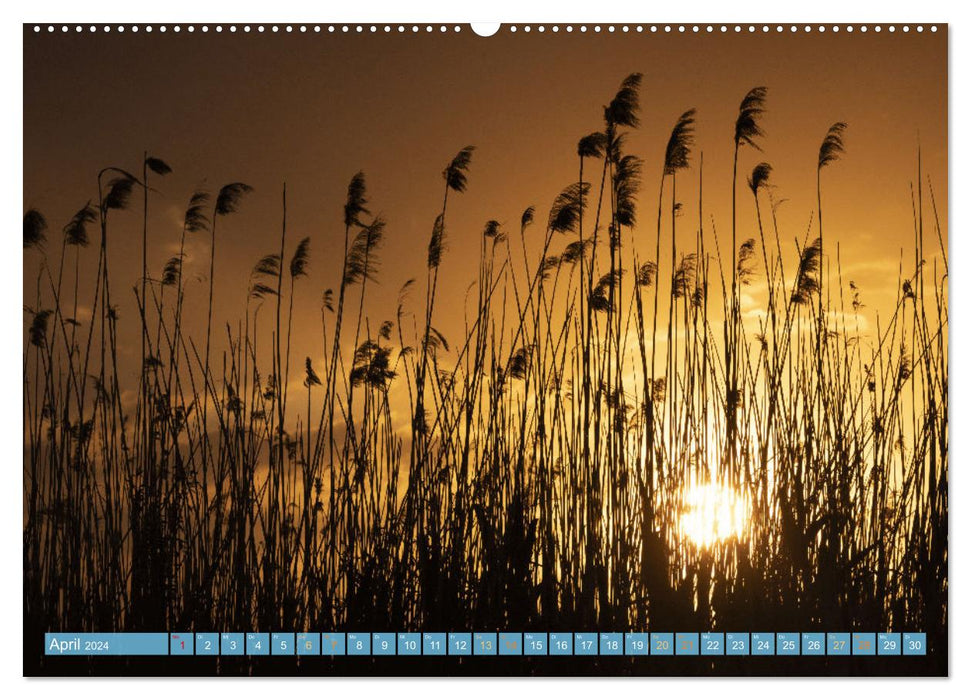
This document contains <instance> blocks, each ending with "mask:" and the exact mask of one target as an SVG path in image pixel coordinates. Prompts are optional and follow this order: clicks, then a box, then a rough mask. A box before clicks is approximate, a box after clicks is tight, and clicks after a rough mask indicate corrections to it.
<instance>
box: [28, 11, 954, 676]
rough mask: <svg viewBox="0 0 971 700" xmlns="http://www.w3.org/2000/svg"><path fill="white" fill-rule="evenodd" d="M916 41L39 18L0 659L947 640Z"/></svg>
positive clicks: (529, 660) (930, 199) (89, 666)
mask: <svg viewBox="0 0 971 700" xmlns="http://www.w3.org/2000/svg"><path fill="white" fill-rule="evenodd" d="M947 54H948V27H947V25H946V24H943V23H942V24H930V23H925V24H920V23H911V24H887V23H880V24H853V25H846V24H839V25H835V24H828V23H823V24H811V25H806V24H795V25H793V24H781V25H780V24H649V23H640V24H637V23H629V24H622V23H614V24H607V23H604V24H594V23H589V24H567V23H556V22H549V23H535V24H502V25H500V26H498V27H489V28H486V29H483V28H481V27H478V26H476V27H473V26H470V25H468V24H445V25H443V24H384V23H380V24H326V23H324V24H310V23H308V24H299V23H293V24H232V23H225V24H188V23H187V24H178V23H169V24H151V25H149V24H138V25H133V24H90V23H84V24H34V23H28V24H25V25H24V26H23V64H24V70H23V155H24V158H23V212H24V213H23V222H24V239H23V268H22V269H23V336H22V348H23V350H22V376H23V493H22V506H23V602H24V617H23V620H24V634H23V656H24V663H23V673H24V675H27V676H91V675H94V676H129V677H130V676H251V675H252V676H575V675H577V676H736V675H746V676H753V675H754V676H941V675H947V674H948V474H949V458H948V454H949V440H950V433H949V427H948V425H949V423H948V417H949V410H948V386H949V383H948V364H949V357H948V355H949V350H948V345H949V324H948V299H949V297H948V285H949V269H948V250H949V230H948V208H949V203H948V136H947V135H948V84H947Z"/></svg>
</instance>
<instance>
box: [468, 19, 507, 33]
mask: <svg viewBox="0 0 971 700" xmlns="http://www.w3.org/2000/svg"><path fill="white" fill-rule="evenodd" d="M500 26H502V25H500V24H499V23H498V22H473V23H472V31H473V32H474V33H475V35H476V36H492V35H493V34H495V33H496V32H498V31H499V27H500Z"/></svg>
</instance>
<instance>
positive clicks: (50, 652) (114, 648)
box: [44, 632, 169, 656]
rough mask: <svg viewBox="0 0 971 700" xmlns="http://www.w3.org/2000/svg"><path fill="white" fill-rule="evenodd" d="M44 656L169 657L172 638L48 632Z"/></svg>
mask: <svg viewBox="0 0 971 700" xmlns="http://www.w3.org/2000/svg"><path fill="white" fill-rule="evenodd" d="M44 653H45V654H46V655H47V656H168V653H169V635H168V634H167V633H165V632H161V633H158V634H155V633H142V632H118V633H108V634H75V633H72V632H67V633H62V634H53V633H47V634H45V635H44Z"/></svg>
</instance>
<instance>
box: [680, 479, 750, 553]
mask: <svg viewBox="0 0 971 700" xmlns="http://www.w3.org/2000/svg"><path fill="white" fill-rule="evenodd" d="M751 516H752V505H751V502H750V500H749V498H748V497H747V496H746V495H745V494H743V493H741V492H739V491H736V490H735V489H733V488H730V487H728V486H725V485H722V484H717V483H703V484H694V485H691V486H689V487H688V488H687V489H686V490H685V493H684V499H683V501H682V508H681V516H680V517H679V519H678V530H679V531H680V533H681V537H682V538H684V539H687V540H689V541H690V542H691V543H692V544H694V545H695V546H697V547H710V546H712V545H713V544H716V543H717V542H721V541H724V540H728V539H732V538H738V539H744V538H745V536H746V533H747V532H748V525H749V521H750V519H751Z"/></svg>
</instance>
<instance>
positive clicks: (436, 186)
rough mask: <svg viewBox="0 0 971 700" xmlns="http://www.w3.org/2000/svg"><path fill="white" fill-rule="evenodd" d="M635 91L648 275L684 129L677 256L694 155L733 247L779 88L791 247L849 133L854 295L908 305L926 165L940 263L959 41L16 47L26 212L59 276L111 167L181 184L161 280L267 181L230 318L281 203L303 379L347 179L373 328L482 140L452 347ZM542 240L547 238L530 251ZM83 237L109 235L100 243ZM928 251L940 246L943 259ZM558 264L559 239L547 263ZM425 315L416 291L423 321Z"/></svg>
mask: <svg viewBox="0 0 971 700" xmlns="http://www.w3.org/2000/svg"><path fill="white" fill-rule="evenodd" d="M635 71H638V72H642V73H643V74H644V83H643V87H642V91H641V108H642V110H641V121H642V124H641V127H640V128H639V129H638V130H636V131H635V132H633V133H632V134H631V136H630V138H629V140H628V143H627V151H628V152H631V153H635V154H637V155H639V156H641V157H642V158H643V159H644V161H645V163H644V183H643V189H642V193H641V196H640V208H639V215H640V216H639V218H640V222H641V223H640V225H639V227H638V228H637V229H636V230H635V237H636V238H637V239H638V240H639V241H640V240H643V248H641V246H640V243H639V244H638V246H639V248H641V249H642V250H643V251H645V253H644V254H643V255H642V258H647V257H649V256H648V255H647V252H646V251H653V237H654V216H655V213H654V212H655V207H656V202H657V188H658V185H659V182H660V174H661V165H662V158H663V152H664V147H665V144H666V142H667V137H668V134H669V133H670V130H671V127H672V126H673V124H674V122H675V120H676V119H677V117H678V115H680V114H681V113H682V112H684V111H685V110H687V109H689V108H696V109H697V110H698V113H697V125H696V146H695V151H694V156H693V160H692V165H693V167H692V168H691V169H690V170H688V171H687V172H686V173H685V174H683V175H680V176H679V179H678V191H679V199H680V200H681V201H683V202H684V203H685V208H686V216H685V218H684V220H683V223H681V224H679V225H680V227H681V234H683V235H684V236H685V242H686V244H687V243H688V242H689V241H693V236H694V232H695V231H694V229H695V225H696V222H697V220H698V211H697V178H698V169H697V165H698V162H699V157H700V154H701V153H702V152H703V153H704V194H705V202H704V212H703V213H704V219H705V221H706V225H708V226H709V227H710V225H711V222H712V220H713V221H714V223H715V225H716V226H717V227H718V231H719V235H720V236H721V237H722V241H725V240H726V238H725V237H726V236H728V235H730V213H731V209H730V202H731V200H730V193H731V167H732V134H733V125H734V119H735V116H736V113H737V109H738V104H739V102H740V100H741V98H742V96H743V95H744V94H745V93H746V92H747V91H748V90H749V89H750V88H752V87H754V86H756V85H765V86H767V87H768V89H769V96H768V112H767V114H766V116H765V118H764V121H763V126H764V129H765V131H766V138H765V139H763V140H762V142H761V143H762V147H763V152H762V153H757V152H754V151H752V150H751V149H745V150H743V153H742V155H741V157H740V166H739V167H740V172H741V173H744V174H746V175H747V173H748V172H749V171H750V170H751V168H752V166H754V165H755V164H756V163H757V162H759V161H761V160H766V161H768V162H770V163H771V164H772V165H773V167H774V172H773V178H772V181H773V183H774V184H775V186H776V189H775V191H774V196H776V197H777V198H779V199H786V200H787V201H786V202H785V203H784V204H783V205H782V206H781V207H780V208H779V226H780V234H781V236H782V240H783V245H784V246H785V245H788V246H789V250H790V251H794V250H795V239H796V238H798V239H799V240H800V241H802V240H803V239H804V237H805V233H806V227H807V224H808V222H809V219H810V215H811V213H812V212H813V210H814V208H815V177H816V167H815V165H816V157H817V152H818V148H819V143H820V141H821V140H822V138H823V136H824V135H825V133H826V130H827V128H828V127H829V126H830V124H832V123H833V122H836V121H844V122H847V123H848V125H849V129H848V132H847V136H846V142H847V153H846V155H845V156H844V158H843V159H842V160H841V161H840V162H839V163H836V164H834V165H833V166H831V167H829V168H827V169H826V170H825V171H824V197H825V203H824V206H825V213H826V226H827V240H828V242H835V241H839V244H840V257H841V259H842V263H843V268H844V276H845V277H846V278H847V279H853V280H855V281H856V282H857V283H858V284H859V285H860V287H861V289H862V293H863V298H864V301H865V302H866V303H867V304H868V306H869V307H871V308H879V307H880V303H881V302H880V300H881V299H891V298H892V297H893V296H894V295H895V290H896V287H897V279H896V270H897V265H898V261H899V257H900V251H901V248H908V249H909V248H910V247H911V246H912V243H913V216H912V209H911V199H910V192H911V189H910V188H911V184H912V183H913V182H914V181H915V178H916V165H917V148H918V143H919V144H920V147H921V150H922V154H923V168H924V175H925V178H930V179H931V181H932V184H933V186H934V190H935V195H936V200H937V207H938V211H939V212H940V214H941V225H942V227H943V237H944V240H945V242H946V241H947V220H946V212H947V30H946V27H945V26H943V25H941V26H939V28H938V31H937V32H936V33H933V34H932V33H930V32H928V31H925V32H924V33H922V34H917V33H915V32H911V33H909V34H903V33H900V32H897V33H895V34H889V33H887V32H883V33H881V34H875V33H873V32H872V31H871V32H869V33H867V34H861V33H859V32H855V33H853V34H847V33H846V32H845V30H844V31H841V32H840V33H839V34H833V33H832V32H827V33H825V34H819V33H818V32H812V33H809V34H805V33H803V32H802V31H801V30H800V31H799V32H797V33H795V34H791V33H789V32H788V31H786V32H784V33H782V34H777V33H776V32H775V31H774V29H773V31H772V32H770V33H769V34H761V33H757V34H755V35H750V34H748V33H744V32H743V33H741V34H735V33H734V32H731V31H729V32H728V33H727V34H721V33H717V32H716V33H715V34H712V35H709V34H704V33H703V34H700V35H691V34H677V33H672V34H668V35H666V34H663V33H659V34H649V33H648V34H636V33H631V34H621V33H614V34H606V33H601V34H599V35H595V34H593V33H591V32H588V33H586V34H583V35H580V34H579V33H573V34H570V35H568V34H565V33H564V32H562V31H561V32H559V33H558V34H555V35H554V34H552V33H550V32H547V33H545V34H538V33H536V32H532V33H530V34H528V35H527V34H525V33H523V32H522V31H520V32H518V33H516V34H511V33H510V32H509V31H508V30H507V29H506V28H504V29H503V30H501V31H500V32H499V34H497V35H496V36H493V37H490V38H481V37H477V36H475V35H474V34H472V33H471V31H470V30H469V29H468V27H464V28H463V31H462V32H461V33H460V34H455V33H453V32H451V31H450V32H448V33H446V34H440V33H438V32H437V31H436V32H434V33H432V34H426V33H425V32H421V33H419V34H417V35H415V34H411V33H410V32H408V33H406V34H404V35H398V34H397V33H392V34H391V35H384V34H382V33H378V34H377V35H370V34H367V33H365V34H361V35H357V34H353V33H352V34H349V35H341V34H340V33H337V34H333V35H331V34H327V33H326V32H324V33H321V34H314V33H312V32H311V33H308V34H305V35H301V34H297V33H295V34H276V35H274V34H269V33H265V34H256V33H250V34H243V33H240V32H237V33H235V34H229V33H228V32H224V33H222V34H219V35H217V34H214V33H212V32H210V33H208V34H206V35H202V34H201V33H196V34H193V35H189V34H187V33H185V32H183V33H181V34H179V35H175V34H172V33H167V34H165V35H162V34H159V33H153V34H150V35H149V34H145V33H139V34H138V35H132V34H131V33H130V32H129V33H125V34H124V35H119V34H117V33H115V32H113V33H111V34H108V35H105V34H103V33H97V34H89V33H87V32H83V33H81V34H79V35H75V34H74V33H73V32H72V33H68V34H65V35H62V34H60V33H56V34H54V35H48V34H46V33H41V34H39V35H35V34H34V33H33V31H31V30H28V29H26V28H25V34H24V208H25V209H26V208H28V207H36V208H38V209H40V210H41V211H42V212H43V213H44V214H45V215H46V217H47V219H48V221H49V223H50V226H51V231H50V232H49V237H50V240H49V242H48V245H47V250H48V253H49V255H51V256H54V259H56V256H57V255H58V254H59V250H60V246H59V235H58V234H55V233H54V232H55V231H58V232H59V231H60V228H61V227H62V226H63V225H64V223H66V222H67V220H68V219H69V218H70V216H71V215H72V214H73V213H74V211H76V210H77V209H79V208H80V207H81V206H82V205H84V203H85V202H86V201H87V200H89V199H93V200H96V199H97V190H96V181H95V176H96V173H97V171H98V170H99V169H100V168H102V167H105V166H108V165H116V166H120V167H124V168H126V169H130V170H132V171H137V172H140V159H141V155H142V152H143V151H145V150H147V151H148V152H149V153H150V155H153V156H156V157H159V158H162V159H164V160H165V161H166V162H168V163H169V164H170V165H171V166H172V168H173V171H174V172H173V173H172V174H171V175H169V176H167V177H165V178H164V179H159V178H157V177H156V178H154V180H153V182H152V184H153V186H154V187H155V188H156V189H157V190H158V191H157V192H154V193H153V194H152V197H151V203H150V220H149V227H150V228H149V236H150V239H151V240H150V248H149V261H150V262H149V266H150V272H151V273H153V274H154V275H156V276H157V275H159V274H160V272H161V268H162V265H163V263H164V261H165V260H166V259H167V258H169V257H170V256H172V255H173V254H174V253H175V252H176V251H177V245H178V238H179V233H180V227H181V217H182V214H183V212H184V210H185V207H186V203H187V201H188V198H189V196H190V195H191V193H192V192H193V191H194V190H195V189H197V188H198V187H200V186H206V187H208V188H210V189H211V190H213V191H214V190H217V189H218V188H219V187H220V186H221V185H223V184H225V183H227V182H233V181H243V182H246V183H248V184H250V185H252V186H253V187H254V188H255V191H254V192H253V193H252V194H251V195H249V196H248V197H247V198H246V200H245V201H244V203H243V205H242V206H241V209H240V213H238V214H236V215H233V216H231V217H227V218H226V219H224V220H223V221H221V222H220V225H219V226H220V228H219V240H220V242H219V244H218V245H219V250H218V253H217V255H218V258H217V275H216V303H217V308H216V312H215V317H216V319H217V321H219V322H220V323H221V322H223V321H225V320H229V321H232V322H233V323H234V325H235V320H236V319H239V318H241V317H242V303H243V300H244V299H245V296H246V291H247V287H246V285H247V278H248V275H249V271H250V269H251V268H252V266H253V264H254V263H255V262H256V261H257V260H258V259H259V258H260V257H261V256H263V255H264V254H267V253H270V252H274V250H275V249H276V248H277V247H278V232H279V223H280V219H281V207H280V200H281V196H280V195H281V188H282V184H283V182H284V181H286V183H287V189H288V197H289V222H288V227H289V235H290V240H291V241H292V243H293V244H295V243H296V241H297V240H299V238H301V237H303V236H311V238H312V244H311V263H310V274H309V276H308V278H307V279H305V280H302V281H300V282H299V283H298V289H297V297H296V303H295V309H296V313H297V314H305V316H304V318H306V323H301V324H300V326H298V332H297V338H296V340H295V343H294V351H293V355H294V357H295V358H297V361H298V363H299V359H300V358H302V357H303V356H304V355H307V354H313V353H314V348H315V347H319V328H318V325H319V324H317V323H316V319H319V309H320V295H321V292H322V290H323V289H325V288H328V287H336V286H337V285H338V282H339V274H340V272H339V270H340V254H341V250H342V246H343V225H342V205H343V201H344V196H345V192H346V187H347V182H348V180H349V179H350V177H351V176H352V175H353V174H354V173H355V172H357V171H358V170H363V171H364V173H365V175H366V178H367V184H368V192H369V198H370V203H371V206H370V208H371V210H372V212H373V213H375V214H377V213H380V214H381V215H383V216H384V217H385V218H386V219H387V221H388V227H387V233H386V243H385V246H384V248H383V250H382V252H381V257H382V261H383V265H382V268H381V272H380V276H379V285H378V286H375V287H372V288H371V292H370V293H371V294H373V296H372V299H371V303H370V304H369V309H370V313H371V317H372V319H373V320H374V324H373V325H375V326H376V325H377V324H378V323H380V321H381V320H384V319H385V318H392V317H393V316H394V311H395V305H396V298H397V293H398V289H399V288H400V287H401V285H402V284H403V283H404V282H405V281H406V280H407V279H409V278H411V277H416V278H418V279H419V280H422V281H423V280H424V269H425V256H426V249H427V243H428V238H429V236H430V233H431V228H432V223H433V221H434V219H435V216H436V215H437V213H438V212H439V210H440V209H441V198H442V194H443V183H442V178H441V171H442V168H443V167H444V165H445V164H446V163H447V162H448V161H449V160H450V159H451V157H452V156H453V155H454V154H455V152H457V151H458V150H459V149H460V148H462V147H463V146H465V145H467V144H472V145H475V146H476V151H475V155H474V157H473V161H472V166H471V169H470V173H469V187H468V191H467V192H466V193H465V194H462V195H457V196H454V197H453V198H450V202H449V218H448V245H449V247H448V249H447V251H446V253H445V258H444V263H443V266H442V270H441V280H440V282H439V291H440V299H445V300H447V301H446V303H440V304H439V307H438V308H439V310H440V313H441V314H442V315H443V316H445V317H446V318H444V319H443V320H442V321H441V322H440V324H436V325H441V326H442V327H444V328H446V329H447V328H448V327H449V325H452V327H454V328H458V326H457V325H456V324H457V322H458V321H459V320H460V318H461V317H460V309H461V300H462V299H463V297H464V294H465V290H466V288H467V286H468V284H469V281H470V280H472V279H473V278H474V277H475V274H476V270H477V263H476V256H477V255H478V246H479V240H480V239H479V236H480V234H481V231H482V229H483V226H484V224H485V222H486V221H487V220H489V219H497V220H499V221H500V222H503V223H504V224H506V225H507V229H508V230H509V232H510V233H514V232H518V222H519V217H520V215H521V213H522V211H523V209H525V208H526V207H527V206H529V205H535V206H536V210H537V217H536V218H537V221H538V222H543V221H545V219H546V214H547V212H548V210H549V205H550V203H551V202H552V200H553V198H554V197H555V195H556V194H557V193H558V192H559V191H560V190H561V189H562V188H563V187H564V186H565V185H567V184H569V183H570V182H572V181H575V180H576V177H577V159H576V155H575V152H576V151H575V149H576V142H577V140H578V139H579V138H580V137H581V136H583V135H585V134H587V133H590V132H591V131H595V130H597V129H600V128H601V127H602V124H601V119H602V105H604V104H606V103H607V102H608V101H609V100H610V98H611V97H612V96H613V93H614V92H615V91H616V89H617V86H618V84H619V82H620V81H621V80H622V79H623V78H624V76H626V75H627V74H629V73H631V72H635ZM739 180H740V185H741V183H742V177H740V178H739ZM137 202H138V203H136V204H135V205H133V207H132V209H131V211H129V212H123V213H117V214H114V215H113V224H112V236H111V244H110V245H111V250H110V255H111V270H112V278H113V279H112V285H113V289H114V290H117V291H115V292H114V294H113V297H114V299H116V300H118V303H119V311H120V314H121V316H122V318H126V317H127V318H128V319H131V320H132V327H131V331H132V335H131V343H132V346H131V347H132V350H131V353H127V354H130V356H131V357H137V354H138V350H137V348H135V347H134V345H135V344H136V342H137V337H138V329H137V323H135V322H134V318H135V316H136V310H135V303H134V297H133V295H132V294H131V291H130V290H131V288H132V287H133V286H134V285H135V284H136V283H137V281H138V276H139V274H140V264H141V262H140V261H141V209H140V198H138V200H137ZM540 228H541V227H539V226H537V227H536V228H534V229H533V230H532V240H533V241H534V242H536V241H538V240H540V239H541V237H542V231H541V230H540ZM739 231H740V239H744V238H747V237H749V236H751V235H754V234H755V232H756V229H755V220H754V208H753V205H752V200H751V196H750V194H749V193H748V190H747V188H745V187H744V186H743V185H741V186H740V188H739ZM709 233H710V231H709ZM91 235H92V238H93V239H96V235H97V233H96V231H94V230H92V231H91ZM934 241H935V239H934V237H933V234H932V233H931V232H930V229H928V239H927V242H926V245H928V246H929V247H933V244H934ZM566 242H568V241H567V240H566V239H563V240H562V241H556V242H554V251H553V252H558V250H559V249H560V248H562V246H563V245H565V244H566ZM537 245H538V243H537ZM662 245H663V243H662ZM723 246H724V243H723ZM664 249H665V248H664V247H662V250H664ZM291 250H292V248H291ZM831 251H832V249H829V251H828V253H829V252H831ZM833 254H835V253H833ZM908 261H909V262H910V263H911V265H912V260H911V259H910V258H908ZM85 263H87V265H89V266H90V267H92V268H93V267H94V266H95V265H96V263H97V251H96V248H95V247H92V248H89V249H88V250H87V251H85V252H84V253H83V254H82V269H83V267H84V265H85ZM24 264H25V275H24V285H25V286H24V292H25V303H31V299H32V297H33V295H34V290H35V285H36V274H37V269H38V267H37V256H36V254H34V253H33V252H32V251H31V253H30V254H29V255H25V259H24ZM207 268H208V239H207V235H206V234H202V235H200V236H198V237H197V239H196V240H195V241H194V242H193V244H192V245H191V247H190V249H189V259H188V260H187V263H186V277H187V279H189V280H190V281H189V283H188V287H187V297H188V299H189V300H190V301H189V305H190V307H191V310H190V313H189V318H188V319H187V323H189V325H190V328H191V329H193V332H194V333H196V334H198V333H199V329H202V332H203V334H204V321H205V318H204V306H205V295H206V291H207V283H206V282H203V281H198V280H193V279H192V278H193V276H194V275H196V274H199V275H201V274H203V273H204V272H206V271H207ZM90 277H91V278H93V270H92V271H91V273H90ZM92 284H93V282H92ZM83 293H84V292H83V290H82V298H83ZM421 295H423V290H422V291H420V292H419V293H416V294H415V295H413V299H414V301H415V303H416V304H417V303H418V300H419V299H421V298H423V296H421ZM88 296H89V297H90V291H89V292H88ZM88 303H90V302H88ZM82 305H83V301H82ZM298 318H299V317H298ZM446 334H447V332H446ZM123 352H124V348H123ZM134 371H136V370H135V368H134V367H133V368H132V372H134Z"/></svg>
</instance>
